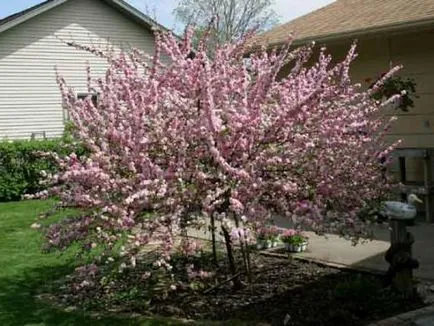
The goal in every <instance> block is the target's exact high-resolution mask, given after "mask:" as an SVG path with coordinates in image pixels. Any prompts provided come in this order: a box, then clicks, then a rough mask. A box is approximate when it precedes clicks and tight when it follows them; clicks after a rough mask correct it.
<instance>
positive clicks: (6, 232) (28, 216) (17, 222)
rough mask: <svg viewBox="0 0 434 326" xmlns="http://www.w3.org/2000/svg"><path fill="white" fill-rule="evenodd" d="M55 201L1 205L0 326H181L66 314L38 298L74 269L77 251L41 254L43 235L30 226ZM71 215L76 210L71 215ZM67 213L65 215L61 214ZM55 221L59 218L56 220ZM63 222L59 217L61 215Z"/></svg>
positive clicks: (164, 321)
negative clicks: (75, 252)
mask: <svg viewBox="0 0 434 326" xmlns="http://www.w3.org/2000/svg"><path fill="white" fill-rule="evenodd" d="M52 204H53V202H50V201H25V202H17V203H2V204H0V325H2V326H8V325H13V326H15V325H34V326H36V325H38V326H45V325H56V326H60V325H92V326H93V325H176V324H179V323H177V322H171V321H169V320H166V319H158V320H156V319H133V318H121V317H92V316H90V315H87V314H84V313H79V312H70V313H69V312H65V311H62V310H59V309H56V308H54V307H52V306H50V305H49V304H47V303H44V302H41V300H38V299H37V295H38V294H39V293H43V292H44V291H47V289H49V287H50V284H52V282H53V281H55V280H57V279H59V278H61V277H62V276H65V275H67V274H68V273H69V272H71V271H72V270H73V268H74V256H73V254H74V253H73V251H72V250H70V251H69V252H67V253H65V254H62V255H60V254H57V253H50V254H46V253H43V252H42V251H41V246H42V239H41V236H40V233H39V232H38V231H35V230H33V229H31V228H30V225H31V224H32V223H34V222H35V218H36V217H37V216H39V214H40V213H42V212H45V211H46V210H47V209H49V208H50V207H51V206H52ZM69 213H71V212H69ZM65 214H68V212H63V214H62V215H65ZM53 218H56V217H53ZM57 218H58V217H57Z"/></svg>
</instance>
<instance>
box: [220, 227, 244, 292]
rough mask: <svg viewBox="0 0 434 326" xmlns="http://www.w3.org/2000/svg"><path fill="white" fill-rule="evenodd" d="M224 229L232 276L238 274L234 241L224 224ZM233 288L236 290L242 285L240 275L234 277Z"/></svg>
mask: <svg viewBox="0 0 434 326" xmlns="http://www.w3.org/2000/svg"><path fill="white" fill-rule="evenodd" d="M222 231H223V236H224V238H225V243H226V251H227V253H228V261H229V271H230V273H231V274H232V276H235V275H237V267H236V265H235V259H234V255H233V252H232V242H231V236H230V234H229V232H228V230H226V228H225V227H224V226H222ZM233 284H234V285H233V289H234V290H239V289H241V287H242V284H241V280H240V277H239V276H238V277H235V278H234V279H233Z"/></svg>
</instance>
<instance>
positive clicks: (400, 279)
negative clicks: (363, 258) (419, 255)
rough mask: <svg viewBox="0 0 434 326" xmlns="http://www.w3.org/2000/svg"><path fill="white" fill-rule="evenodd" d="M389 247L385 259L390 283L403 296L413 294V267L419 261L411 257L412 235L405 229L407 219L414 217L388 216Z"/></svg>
mask: <svg viewBox="0 0 434 326" xmlns="http://www.w3.org/2000/svg"><path fill="white" fill-rule="evenodd" d="M389 219H390V227H391V233H390V248H389V249H388V250H387V251H386V255H385V259H386V261H387V262H388V263H389V264H390V266H389V270H388V272H387V275H388V277H389V278H390V280H391V282H392V284H393V285H394V286H395V287H396V288H397V289H398V290H399V291H400V292H401V293H403V294H404V295H405V296H411V295H413V294H414V285H413V269H415V268H418V267H419V262H418V261H417V260H415V259H413V257H412V245H413V243H414V237H413V235H412V234H411V233H410V232H408V231H407V227H406V226H407V223H408V221H410V220H412V219H414V218H409V217H402V216H389Z"/></svg>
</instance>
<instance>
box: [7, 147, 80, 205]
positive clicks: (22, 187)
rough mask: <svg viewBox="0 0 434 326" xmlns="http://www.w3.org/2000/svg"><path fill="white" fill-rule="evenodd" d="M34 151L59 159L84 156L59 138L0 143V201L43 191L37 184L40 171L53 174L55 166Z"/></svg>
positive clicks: (39, 179)
mask: <svg viewBox="0 0 434 326" xmlns="http://www.w3.org/2000/svg"><path fill="white" fill-rule="evenodd" d="M38 152H55V153H57V154H59V155H60V156H65V155H68V154H71V153H72V152H75V153H76V154H77V155H79V156H81V155H83V154H84V153H85V151H84V149H83V147H82V146H79V145H76V144H74V143H71V142H65V141H64V140H63V139H55V140H16V141H3V142H0V201H2V202H4V201H11V200H19V199H20V198H21V196H22V195H24V194H34V193H36V192H38V191H41V190H44V187H43V185H41V184H40V181H41V180H42V179H43V178H42V175H41V171H46V172H47V173H54V172H56V170H57V165H56V163H55V162H54V160H53V159H50V158H47V157H41V156H40V155H38Z"/></svg>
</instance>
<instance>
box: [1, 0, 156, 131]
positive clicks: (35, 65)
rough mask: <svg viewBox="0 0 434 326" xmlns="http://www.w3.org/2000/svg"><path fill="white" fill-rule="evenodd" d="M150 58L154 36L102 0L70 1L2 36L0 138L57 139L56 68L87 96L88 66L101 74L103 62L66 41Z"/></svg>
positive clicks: (59, 118)
mask: <svg viewBox="0 0 434 326" xmlns="http://www.w3.org/2000/svg"><path fill="white" fill-rule="evenodd" d="M71 41H73V42H76V43H79V44H83V45H92V44H93V45H100V46H102V47H105V46H106V45H107V43H108V42H110V43H111V44H112V45H114V46H115V47H116V48H120V47H135V48H139V49H141V50H144V51H147V52H149V53H152V52H153V51H154V38H153V35H152V32H151V31H150V30H148V29H146V28H144V27H142V26H140V25H138V24H137V23H135V22H133V21H132V20H131V19H130V18H128V17H127V16H125V15H123V14H121V13H120V12H118V11H117V10H116V9H113V8H112V7H110V6H109V5H107V4H106V3H104V2H103V1H101V0H71V1H67V2H66V3H64V4H62V5H60V6H58V7H56V8H54V9H52V10H49V11H47V12H45V13H43V14H40V15H38V16H36V17H34V18H32V19H30V20H28V21H27V22H24V23H22V24H20V25H17V26H15V27H13V28H11V29H10V30H7V31H6V32H4V33H2V34H0V138H9V139H17V138H21V139H30V136H31V134H32V133H34V132H37V133H41V132H46V135H47V137H49V138H51V137H57V136H60V135H61V134H62V132H63V122H64V121H63V120H64V114H63V110H62V105H61V98H60V93H59V88H58V85H57V83H56V75H55V67H57V69H58V71H59V73H60V74H61V75H62V76H63V77H64V78H65V79H66V81H67V82H68V84H69V85H70V86H72V87H73V88H74V90H75V91H76V92H77V93H82V92H86V91H87V89H86V87H87V86H86V85H87V82H86V63H87V62H89V63H90V66H91V69H92V74H93V75H98V76H100V75H102V74H103V73H104V71H105V68H106V62H105V60H104V59H100V58H97V57H95V56H93V55H92V54H89V53H86V52H84V51H81V50H76V49H74V48H72V47H70V46H68V45H67V44H66V42H71Z"/></svg>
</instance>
